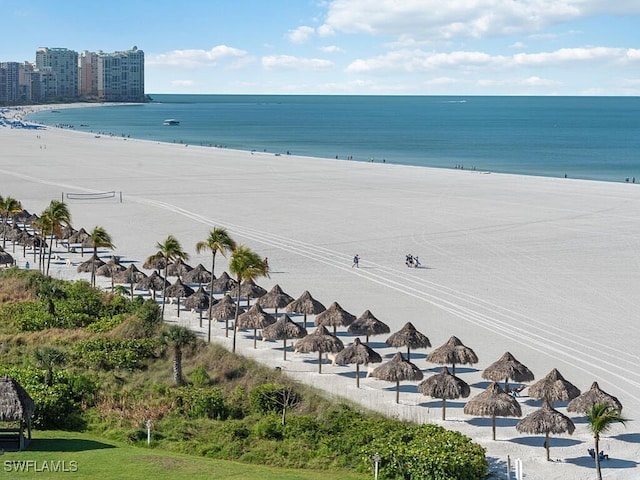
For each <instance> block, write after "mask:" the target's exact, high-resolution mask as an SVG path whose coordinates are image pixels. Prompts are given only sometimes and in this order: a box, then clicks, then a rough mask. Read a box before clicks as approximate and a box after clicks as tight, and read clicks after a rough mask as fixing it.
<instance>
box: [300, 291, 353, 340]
mask: <svg viewBox="0 0 640 480" xmlns="http://www.w3.org/2000/svg"><path fill="white" fill-rule="evenodd" d="M325 310H326V308H324V305H323V304H322V303H320V302H319V301H318V300H316V299H315V298H313V297H312V296H311V294H310V293H309V291H308V290H305V291H304V292H303V293H302V295H300V296H299V297H298V298H297V299H295V300H293V301H292V302H291V303H290V304H289V305H287V313H302V314H303V315H304V318H303V323H302V327H303V328H307V315H318V314H319V313H322V312H324V311H325ZM354 319H355V317H354ZM319 326H320V324H319V323H318V322H316V327H319ZM325 326H326V325H325ZM333 334H334V335H335V334H336V328H335V326H334V327H333Z"/></svg>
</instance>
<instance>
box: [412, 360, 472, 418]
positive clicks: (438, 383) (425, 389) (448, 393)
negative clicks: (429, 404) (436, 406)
mask: <svg viewBox="0 0 640 480" xmlns="http://www.w3.org/2000/svg"><path fill="white" fill-rule="evenodd" d="M418 391H419V392H420V393H422V394H423V395H426V396H428V397H433V398H440V399H442V420H446V410H447V400H453V399H455V398H460V397H462V398H467V397H468V396H469V394H470V393H471V389H470V388H469V385H467V383H466V382H465V381H464V380H462V379H460V378H458V377H456V376H455V375H451V374H450V373H449V369H448V368H447V367H442V370H441V371H440V373H437V374H435V375H432V376H430V377H429V378H425V379H424V380H423V381H422V382H420V383H419V384H418Z"/></svg>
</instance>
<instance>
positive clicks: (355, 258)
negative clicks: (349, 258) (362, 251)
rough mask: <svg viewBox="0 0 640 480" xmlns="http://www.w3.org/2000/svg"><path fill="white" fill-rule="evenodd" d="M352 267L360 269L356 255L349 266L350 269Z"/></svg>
mask: <svg viewBox="0 0 640 480" xmlns="http://www.w3.org/2000/svg"><path fill="white" fill-rule="evenodd" d="M353 267H356V268H360V255H358V254H357V253H356V255H355V256H354V257H353V265H351V268H353Z"/></svg>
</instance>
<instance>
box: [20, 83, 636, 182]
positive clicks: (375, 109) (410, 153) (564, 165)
mask: <svg viewBox="0 0 640 480" xmlns="http://www.w3.org/2000/svg"><path fill="white" fill-rule="evenodd" d="M151 96H152V98H153V100H154V101H153V103H148V104H144V105H129V106H110V107H108V108H82V109H69V110H60V111H58V112H43V113H40V114H36V115H32V116H31V117H30V119H31V120H33V121H38V122H42V123H45V124H47V125H55V124H67V125H73V126H74V128H75V129H77V130H86V131H92V132H101V133H103V134H114V135H118V136H121V135H125V136H126V135H130V136H131V137H134V138H141V139H148V140H158V141H163V142H183V143H188V144H191V145H204V146H209V145H212V146H216V145H218V146H224V147H227V148H233V149H239V150H259V151H267V152H273V153H281V154H286V152H290V153H291V154H296V155H305V156H312V157H322V158H335V157H336V156H337V157H338V158H340V159H345V160H346V159H348V158H349V159H353V160H354V161H371V160H373V161H375V162H382V161H385V162H388V163H395V164H405V165H418V166H430V167H441V168H456V167H457V166H463V167H464V168H465V169H469V168H474V167H475V168H476V169H478V170H488V171H493V172H504V173H515V174H521V175H539V176H554V177H560V176H564V175H565V173H566V174H567V175H568V176H569V177H571V178H583V179H593V180H604V181H616V182H624V181H625V180H626V179H627V178H629V179H630V180H631V179H633V178H634V177H637V178H638V182H639V183H640V98H638V97H475V96H471V97H443V96H315V95H309V96H307V95H301V96H293V95H151ZM169 118H173V119H177V120H179V121H180V125H179V126H164V125H163V121H164V120H165V119H169Z"/></svg>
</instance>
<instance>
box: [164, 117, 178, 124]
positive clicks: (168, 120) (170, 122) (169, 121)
mask: <svg viewBox="0 0 640 480" xmlns="http://www.w3.org/2000/svg"><path fill="white" fill-rule="evenodd" d="M162 124H163V125H180V120H176V119H175V118H168V119H166V120H165V121H164V122H162Z"/></svg>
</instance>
